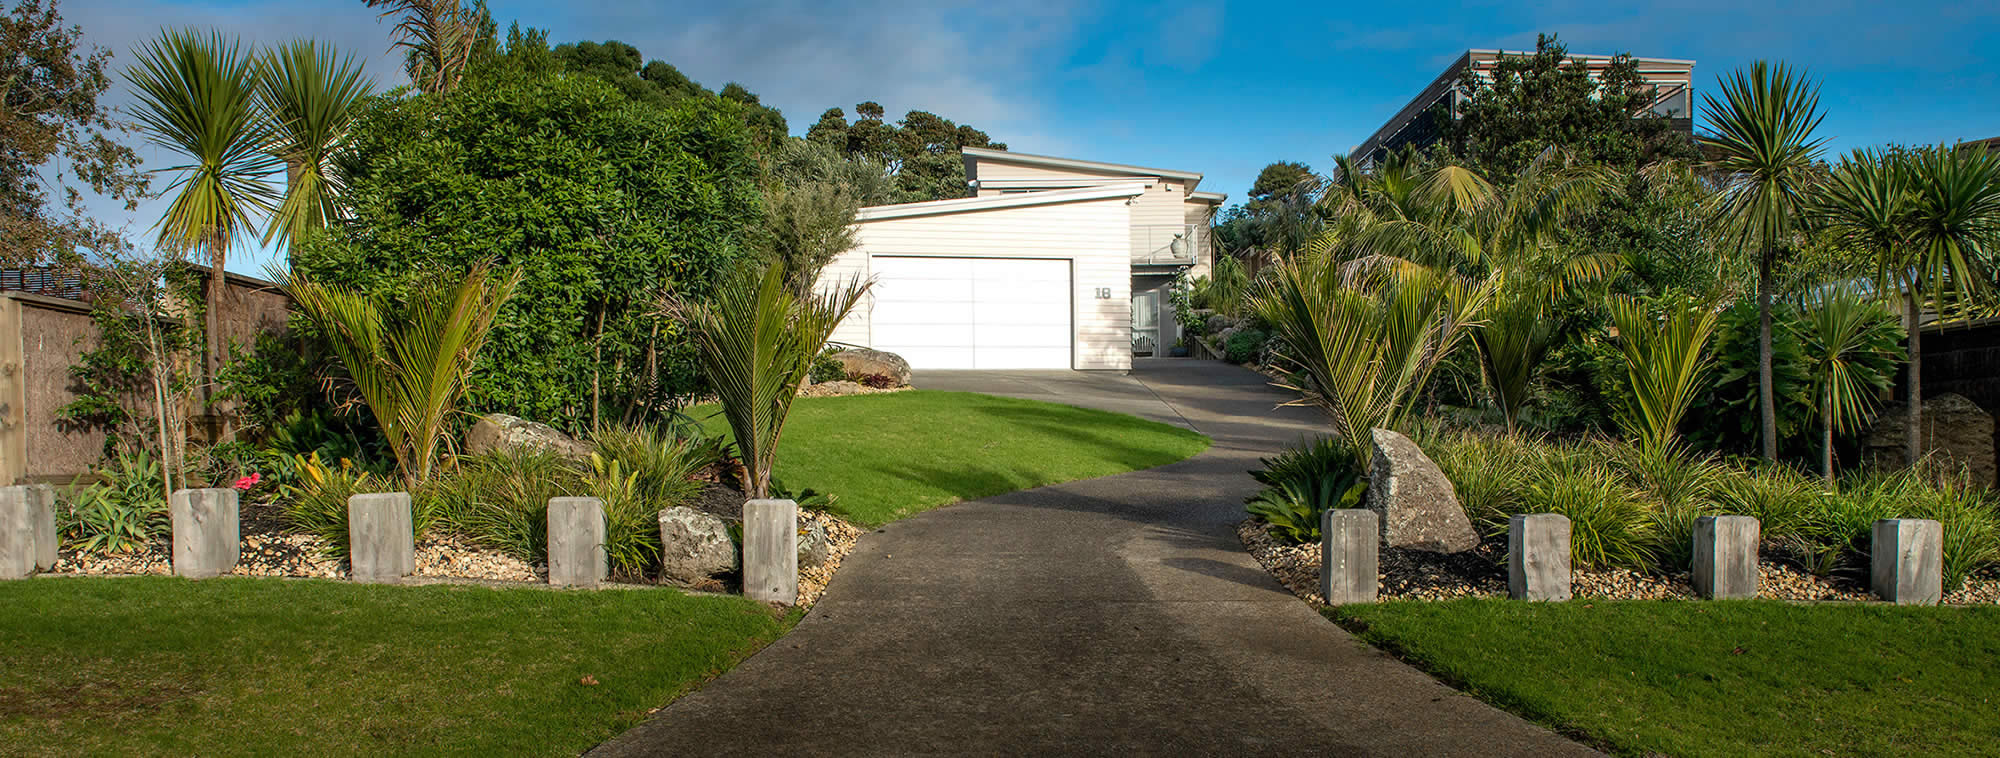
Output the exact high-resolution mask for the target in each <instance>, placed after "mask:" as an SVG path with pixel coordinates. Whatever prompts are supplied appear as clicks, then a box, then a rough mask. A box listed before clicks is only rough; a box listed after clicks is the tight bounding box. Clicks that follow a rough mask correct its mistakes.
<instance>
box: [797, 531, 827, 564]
mask: <svg viewBox="0 0 2000 758" xmlns="http://www.w3.org/2000/svg"><path fill="white" fill-rule="evenodd" d="M832 557H833V539H832V538H831V537H829V536H828V535H827V533H826V524H823V523H820V522H818V521H814V522H812V523H810V524H807V525H806V526H805V528H803V529H800V530H799V568H802V569H804V568H819V567H821V566H824V565H826V562H827V560H829V559H831V558H832Z"/></svg>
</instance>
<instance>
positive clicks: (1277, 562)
mask: <svg viewBox="0 0 2000 758" xmlns="http://www.w3.org/2000/svg"><path fill="white" fill-rule="evenodd" d="M1269 530H1270V527H1269V525H1267V524H1265V523H1263V522H1261V521H1257V520H1255V519H1245V520H1244V521H1243V522H1242V523H1239V524H1237V525H1236V535H1237V536H1238V537H1240V538H1242V540H1243V545H1244V547H1246V548H1248V549H1249V551H1250V554H1251V556H1253V557H1255V558H1256V559H1257V562H1258V563H1259V564H1261V565H1263V567H1264V570H1266V571H1269V572H1271V575H1272V576H1273V577H1275V578H1276V579H1277V580H1278V582H1279V583H1280V584H1283V585H1284V586H1285V588H1286V589H1288V590H1291V591H1292V594H1294V595H1298V596H1299V597H1300V598H1303V599H1304V600H1305V601H1306V602H1308V603H1312V604H1313V605H1324V604H1325V599H1324V598H1321V597H1320V596H1319V551H1320V547H1319V545H1318V544H1306V545H1290V544H1285V543H1284V542H1283V541H1282V540H1279V539H1277V538H1276V537H1273V536H1271V534H1270V531H1269ZM1505 558H1506V553H1505V547H1504V546H1503V545H1499V544H1496V543H1495V541H1492V540H1488V541H1487V542H1486V543H1485V544H1482V545H1480V546H1479V547H1478V548H1475V549H1474V550H1472V551H1470V552H1467V553H1462V554H1458V555H1440V554H1437V553H1426V552H1423V551H1416V550H1396V549H1388V550H1384V551H1382V554H1381V561H1380V562H1381V571H1382V589H1381V597H1382V598H1384V599H1389V598H1412V599H1420V600H1447V599H1451V598H1459V597H1505V596H1506V595H1507V567H1506V563H1505ZM1758 576H1759V579H1760V581H1759V592H1758V596H1759V597H1763V598H1768V599H1773V600H1790V601H1802V602H1810V601H1827V600H1847V601H1865V600H1869V599H1870V597H1871V596H1870V595H1869V594H1868V591H1867V588H1865V587H1854V586H1850V585H1848V584H1845V583H1842V582H1838V581H1835V580H1833V579H1830V578H1827V577H1821V576H1814V575H1812V574H1810V573H1807V572H1805V571H1803V570H1800V569H1799V568H1798V567H1796V566H1792V565H1790V564H1786V563H1780V562H1777V561H1770V560H1766V561H1764V562H1763V563H1762V564H1761V565H1760V566H1758ZM1570 583H1571V584H1570V586H1571V590H1572V592H1573V594H1574V595H1575V596H1576V597H1591V598H1606V599H1615V600H1664V599H1692V598H1694V597H1695V594H1694V588H1693V585H1692V584H1691V579H1690V577H1689V575H1688V573H1687V572H1685V571H1682V572H1678V573H1674V574H1652V573H1642V572H1638V571H1631V570H1627V569H1611V570H1609V571H1593V570H1581V569H1580V570H1577V571H1574V572H1573V573H1572V574H1571V579H1570ZM1944 600H1945V603H1946V604H1947V605H1991V604H2000V577H1996V576H1992V575H1980V576H1974V577H1971V578H1969V579H1967V580H1966V582H1965V587H1964V588H1962V589H1960V590H1958V591H1957V592H1952V593H1949V594H1947V595H1946V596H1945V599H1944Z"/></svg>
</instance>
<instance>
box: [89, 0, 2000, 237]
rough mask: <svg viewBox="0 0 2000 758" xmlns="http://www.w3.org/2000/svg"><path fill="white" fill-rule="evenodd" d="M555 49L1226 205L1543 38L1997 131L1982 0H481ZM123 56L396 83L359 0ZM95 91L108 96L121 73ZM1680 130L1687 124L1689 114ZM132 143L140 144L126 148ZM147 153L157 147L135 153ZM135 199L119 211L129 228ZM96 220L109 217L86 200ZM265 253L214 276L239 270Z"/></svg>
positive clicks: (1837, 139)
mask: <svg viewBox="0 0 2000 758" xmlns="http://www.w3.org/2000/svg"><path fill="white" fill-rule="evenodd" d="M491 3H492V8H493V12H494V15H495V16H496V17H497V18H499V19H500V21H501V25H502V27H503V28H504V27H505V25H506V24H507V22H508V21H510V20H518V21H520V22H521V24H522V25H523V26H530V27H538V28H544V29H548V30H549V31H550V36H551V39H552V40H554V41H557V42H563V41H573V40H579V39H591V40H605V39H617V40H622V41H624V42H627V43H630V44H632V45H634V46H635V47H637V48H639V49H640V51H641V52H643V53H644V54H645V55H646V56H647V57H648V58H659V59H662V60H666V61H668V62H670V63H673V64H675V65H676V66H679V67H680V68H681V69H682V70H683V71H684V72H686V73H687V74H688V75H689V76H691V77H693V78H694V79H696V80H697V81H700V82H702V83H703V84H705V85H708V86H710V87H711V88H720V87H721V86H722V85H723V84H724V83H726V82H729V81H737V82H741V83H742V84H743V85H744V86H746V87H748V88H750V89H751V90H752V91H754V92H757V93H758V94H759V95H761V96H762V97H763V98H764V101H765V102H766V103H768V104H772V105H775V106H777V107H779V108H780V109H782V110H783V111H784V113H785V116H786V118H787V120H788V121H789V122H790V124H791V126H792V129H793V131H794V132H803V131H804V129H805V128H806V127H807V126H810V125H811V124H812V122H813V121H814V120H815V119H817V118H818V116H819V113H820V112H821V111H823V110H825V109H826V108H828V107H831V106H840V107H843V108H846V109H847V110H848V111H849V113H850V115H851V114H852V106H853V104H854V103H856V102H859V101H861V100H876V101H878V102H881V103H882V104H883V105H884V106H885V107H886V108H887V109H888V110H889V112H890V113H892V114H900V113H902V112H904V111H906V110H909V109H913V108H914V109H923V110H929V111H932V112H935V113H937V114H939V115H942V116H944V117H946V118H950V119H953V120H955V121H958V122H960V123H969V124H972V125H974V126H977V127H979V128H981V129H984V130H986V131H987V132H988V133H989V134H991V135H993V137H994V138H995V139H997V140H1000V141H1002V142H1006V143H1007V144H1008V145H1009V146H1010V147H1011V148H1013V149H1015V150H1020V151H1024V152H1033V153H1045V154H1054V155H1061V156H1068V157H1078V158H1087V159H1092V160H1103V161H1112V162H1119V163H1134V164H1140V165H1150V166H1159V167H1165V168H1175V169H1184V170H1191V171H1200V172H1204V173H1205V174H1207V178H1206V179H1204V180H1203V182H1202V189H1206V190H1214V191H1221V192H1227V193H1229V195H1230V197H1231V200H1232V201H1236V200H1240V199H1241V198H1242V195H1243V193H1244V191H1245V190H1246V189H1247V188H1248V186H1249V184H1250V182H1251V180H1252V179H1254V178H1255V176H1256V173H1257V171H1258V170H1259V169H1260V168H1262V167H1263V166H1264V165H1265V164H1267V163H1270V162H1271V161H1275V160H1296V161H1304V162H1307V163H1310V164H1312V165H1313V166H1314V167H1315V168H1324V167H1326V166H1327V165H1329V164H1330V157H1331V156H1332V155H1334V154H1337V153H1344V152H1346V151H1347V150H1349V149H1350V148H1352V147H1353V146H1354V145H1355V144H1356V143H1358V142H1360V141H1361V140H1362V139H1364V138H1366V137H1367V136H1368V134H1369V133H1371V132H1372V131H1374V129H1375V128H1376V127H1377V126H1379V125H1380V124H1381V123H1382V122H1383V121H1384V120H1386V119H1387V118H1388V117H1389V116H1390V115H1391V114H1393V113H1394V112H1395V111H1396V110H1397V109H1399V108H1401V107H1402V106H1403V104H1404V103H1406V102H1408V100H1409V99H1410V98H1411V97H1412V96H1414V95H1415V94H1416V92H1417V91H1418V90H1419V89H1421V88H1422V87H1423V86H1425V85H1426V84H1428V83H1429V82H1430V81H1431V79H1432V78H1434V77H1435V76H1436V75H1437V73H1438V72H1439V71H1440V70H1441V69H1442V68H1443V67H1444V66H1445V65H1447V64H1448V63H1450V62H1451V60H1452V59H1454V58H1456V57H1457V56H1458V55H1459V54H1460V53H1462V52H1464V51H1465V50H1466V49H1467V48H1494V47H1498V48H1504V49H1523V48H1532V47H1533V46H1534V41H1535V35H1536V33H1537V32H1555V33H1558V34H1560V35H1561V36H1562V38H1563V40H1564V41H1565V42H1567V43H1568V44H1569V45H1570V49H1571V50H1572V51H1574V52H1579V53H1617V52H1631V53H1633V54H1635V55H1641V56H1656V57H1665V58H1684V59H1693V60H1695V61H1696V62H1697V63H1696V68H1695V81H1696V84H1695V86H1696V90H1697V92H1703V91H1709V90H1712V89H1713V88H1714V84H1715V79H1716V76H1717V75H1718V74H1722V73H1726V72H1728V71H1731V70H1733V69H1735V68H1737V67H1740V66H1743V65H1746V64H1748V63H1749V62H1750V61H1753V60H1756V59H1759V58H1767V59H1773V60H1784V61H1787V62H1789V63H1791V64H1794V65H1800V66H1804V67H1806V68H1807V69H1808V70H1809V72H1810V73H1811V75H1812V76H1814V77H1815V78H1816V79H1818V80H1819V81H1820V83H1821V105H1822V108H1823V109H1824V111H1825V112H1826V114H1827V116H1826V121H1825V122H1824V124H1823V125H1822V127H1821V134H1823V135H1824V136H1826V137H1829V138H1830V140H1831V142H1830V145H1829V146H1830V149H1831V150H1833V151H1845V150H1848V149H1851V148H1855V147H1865V146H1870V145H1878V144H1882V143H1885V142H1903V143H1927V142H1939V141H1956V140H1960V139H1973V138H1981V137H1991V136H2000V99H1996V98H1995V97H1993V96H1994V95H1995V94H1996V93H2000V65H1996V63H2000V61H1996V53H1995V51H1996V50H2000V3H1995V2H1993V0H1985V1H1984V2H1907V3H1897V4H1887V3H1883V4H1875V3H1859V2H1840V1H1838V0H1828V1H1822V2H1775V3H1761V4H1759V3H1739V2H1706V1H1701V2H1683V3H1673V2H1637V3H1621V2H1602V1H1601V0H1600V1H1598V2H1573V1H1571V0H1558V1H1556V2H1543V3H1535V4H1532V5H1527V6H1516V5H1512V4H1504V3H1479V2H1465V3H1369V4H1356V6H1355V7H1340V6H1339V5H1337V4H1331V3H1299V4H1296V5H1294V4H1280V3H1225V2H1206V3H1193V4H1184V5H1182V6H1179V8H1178V9H1175V8H1174V7H1173V6H1167V5H1163V4H1160V3H1139V2H1039V1H1035V0H1025V1H1021V2H1001V3H992V2H954V1H952V0H933V1H931V2H887V1H879V0H829V1H827V2H750V1H747V0H743V1H738V0H723V1H722V2H700V3H692V2H662V3H648V2H638V1H636V0H625V1H622V2H619V1H614V0H573V1H571V2H561V3H534V2H520V1H518V0H491ZM62 7H63V9H64V13H65V16H66V17H67V19H68V20H69V21H70V22H72V23H77V24H81V25H83V27H84V30H85V34H86V36H87V37H88V38H90V39H91V40H92V41H94V42H96V43H97V44H100V45H103V46H105V47H108V48H110V49H112V50H113V51H114V53H115V54H116V56H117V57H116V58H115V59H114V66H115V67H120V68H122V66H123V65H124V64H125V63H129V61H130V59H131V56H130V54H129V50H130V49H131V46H132V43H133V42H135V41H137V40H139V39H142V38H145V37H148V36H151V35H152V34H153V33H154V32H155V30H157V29H158V28H159V27H160V26H162V25H198V26H213V27H218V28H221V29H222V30H223V31H225V32H228V33H233V34H238V35H241V36H242V37H243V38H244V39H245V40H246V41H249V42H276V41H282V40H285V39H290V38H293V37H298V36H314V37H317V38H320V39H323V40H327V41H331V42H333V43H335V44H337V45H339V46H341V47H342V48H343V49H346V50H352V51H354V52H356V53H357V54H360V55H363V56H367V57H368V59H369V66H370V69H371V71H373V72H374V73H375V74H376V75H377V77H378V79H379V80H381V81H383V82H385V83H391V84H393V83H401V81H402V75H401V73H400V72H399V71H398V70H397V67H396V65H395V59H394V57H393V56H392V55H390V54H389V53H388V52H387V45H388V33H389V30H388V27H387V25H384V24H381V23H379V22H378V21H377V20H376V18H375V15H374V13H373V11H371V10H370V9H368V8H366V7H365V6H363V5H362V3H361V2H360V1H359V0H351V1H347V0H343V1H334V0H292V1H286V0H206V1H201V2H198V1H193V0H63V2H62ZM118 90H119V92H118V95H117V96H116V97H114V101H116V102H123V101H125V100H126V98H125V97H124V94H123V86H122V85H121V86H120V87H119V88H118ZM1697 128H1699V122H1697ZM149 153H150V151H149ZM152 158H153V160H154V165H167V163H166V159H165V156H152ZM158 207H159V206H158V205H157V204H156V205H154V206H149V207H145V208H142V209H141V210H140V212H139V213H138V214H135V215H134V216H133V217H131V218H130V219H127V220H126V226H127V228H128V230H130V231H132V233H134V234H135V236H143V235H144V233H145V232H146V231H147V227H148V226H150V224H151V223H152V221H153V220H154V219H156V218H157V217H158ZM104 215H105V216H106V217H107V218H111V219H112V220H114V221H117V220H118V219H119V216H120V214H115V213H113V212H111V211H110V210H108V209H107V210H106V212H105V213H104ZM270 257H271V254H270V252H269V251H265V250H255V249H251V250H243V251H240V252H239V253H238V254H237V255H236V256H235V261H233V262H232V264H231V265H230V268H231V269H232V270H237V271H242V272H244V273H251V274H256V273H258V272H260V271H261V270H262V268H263V267H264V265H265V263H266V262H267V261H269V260H270Z"/></svg>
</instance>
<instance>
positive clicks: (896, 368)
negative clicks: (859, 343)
mask: <svg viewBox="0 0 2000 758" xmlns="http://www.w3.org/2000/svg"><path fill="white" fill-rule="evenodd" d="M832 357H833V359H834V360H836V361H840V365H841V367H842V368H845V369H846V370H847V373H849V374H881V375H883V376H887V377H890V378H893V379H895V380H896V386H898V387H903V386H907V385H909V383H910V362H909V361H906V360H903V356H900V355H897V354H895V353H891V352H888V351H885V350H870V349H868V348H865V347H850V348H848V349H846V350H842V351H840V352H837V353H834V354H833V355H832Z"/></svg>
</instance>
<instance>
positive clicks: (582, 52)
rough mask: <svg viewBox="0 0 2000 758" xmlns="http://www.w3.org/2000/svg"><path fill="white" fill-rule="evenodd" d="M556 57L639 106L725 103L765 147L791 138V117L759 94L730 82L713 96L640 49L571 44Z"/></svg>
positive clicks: (615, 43)
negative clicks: (737, 109) (739, 110)
mask: <svg viewBox="0 0 2000 758" xmlns="http://www.w3.org/2000/svg"><path fill="white" fill-rule="evenodd" d="M552 52H553V53H554V55H555V59H556V61H557V62H559V63H560V64H561V66H562V68H563V70H565V71H569V72H571V73H580V74H590V75H592V76H595V77H597V78H599V79H603V80H604V81H606V82H609V83H610V84H611V86H613V87H616V88H618V91H619V92H622V93H625V96H626V97H629V98H632V99H633V100H634V101H637V102H641V103H645V104H648V105H653V106H657V107H666V106H669V105H672V104H674V103H676V102H679V101H681V100H684V99H687V98H691V97H721V98H723V99H726V100H730V101H733V102H736V103H737V104H739V105H742V106H743V118H744V122H745V123H746V124H748V125H749V126H750V129H751V131H752V132H753V133H754V134H755V135H756V138H757V142H758V144H759V145H763V146H766V147H769V146H772V145H776V144H777V142H778V141H779V140H781V139H783V138H784V137H785V135H786V129H787V127H786V125H785V115H784V114H783V113H780V112H779V111H778V109H776V108H772V107H770V106H768V105H764V104H763V103H761V102H759V100H758V97H757V94H756V93H754V92H751V91H750V90H748V89H745V88H744V87H743V85H741V84H737V83H735V82H730V83H728V84H726V85H724V86H723V87H722V91H721V92H719V93H718V92H714V91H711V90H709V89H708V88H707V87H703V86H701V85H700V84H699V83H697V82H695V81H694V80H693V79H690V78H688V76H687V75H686V74H683V73H681V70H680V69H678V68H675V67H674V65H673V64H671V63H667V62H666V61H661V60H651V61H648V60H645V56H644V55H642V54H640V52H639V49H638V48H636V47H633V46H631V45H628V44H625V43H623V42H619V41H617V40H606V41H604V42H590V41H583V42H570V43H565V44H561V45H557V46H556V47H555V49H554V50H553V51H552Z"/></svg>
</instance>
